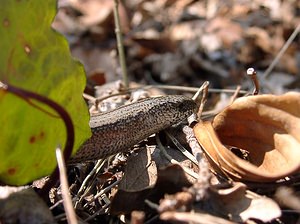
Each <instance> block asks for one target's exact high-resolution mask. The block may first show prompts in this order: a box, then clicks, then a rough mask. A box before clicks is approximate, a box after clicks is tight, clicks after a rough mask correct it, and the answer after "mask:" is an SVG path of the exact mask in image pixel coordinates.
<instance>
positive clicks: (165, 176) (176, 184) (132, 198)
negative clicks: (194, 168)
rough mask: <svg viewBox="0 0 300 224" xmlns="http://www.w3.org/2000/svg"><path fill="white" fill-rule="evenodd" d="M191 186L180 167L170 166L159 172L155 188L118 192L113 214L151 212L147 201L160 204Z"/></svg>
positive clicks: (114, 200)
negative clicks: (168, 196)
mask: <svg viewBox="0 0 300 224" xmlns="http://www.w3.org/2000/svg"><path fill="white" fill-rule="evenodd" d="M191 185H192V184H191V183H190V182H189V181H188V180H187V178H186V175H185V173H184V171H183V169H182V168H181V167H180V166H179V165H171V166H168V167H167V168H165V169H163V170H160V172H158V177H157V181H156V184H155V185H154V186H153V187H148V188H146V189H144V190H141V191H124V190H118V192H117V193H116V195H115V197H114V199H113V201H112V204H111V213H112V214H128V213H130V212H132V211H134V210H139V211H141V210H142V211H149V210H150V211H151V209H150V208H149V207H148V206H147V204H146V203H145V200H146V199H147V200H149V201H151V202H153V203H157V204H158V202H159V200H160V199H161V198H163V197H164V195H165V194H175V193H176V192H179V191H181V190H182V189H183V188H184V187H190V186H191Z"/></svg>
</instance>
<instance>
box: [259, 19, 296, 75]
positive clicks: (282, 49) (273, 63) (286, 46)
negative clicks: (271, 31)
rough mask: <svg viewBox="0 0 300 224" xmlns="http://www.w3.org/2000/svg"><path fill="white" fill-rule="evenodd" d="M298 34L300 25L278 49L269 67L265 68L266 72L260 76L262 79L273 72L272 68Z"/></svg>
mask: <svg viewBox="0 0 300 224" xmlns="http://www.w3.org/2000/svg"><path fill="white" fill-rule="evenodd" d="M299 32H300V23H299V24H298V26H297V27H296V29H295V30H294V32H293V33H292V34H291V36H290V37H289V39H288V40H287V41H286V42H285V44H284V45H283V47H282V48H281V49H280V51H279V53H278V54H277V55H276V57H275V59H274V60H273V61H272V63H271V64H270V65H269V67H268V68H267V70H266V71H265V72H264V74H263V75H262V78H263V79H266V78H267V77H268V76H269V75H270V73H271V71H272V70H273V68H274V67H275V65H276V64H277V63H278V61H279V59H280V58H281V57H282V55H283V54H284V52H285V51H286V50H287V49H288V47H289V46H290V45H291V43H292V42H293V40H294V39H295V38H296V36H297V35H298V33H299Z"/></svg>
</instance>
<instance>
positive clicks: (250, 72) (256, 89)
mask: <svg viewBox="0 0 300 224" xmlns="http://www.w3.org/2000/svg"><path fill="white" fill-rule="evenodd" d="M247 75H248V76H249V77H250V79H251V80H252V82H253V84H254V90H253V93H252V95H257V94H258V92H259V82H258V79H257V77H256V71H255V70H254V68H248V69H247Z"/></svg>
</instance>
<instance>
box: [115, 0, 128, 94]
mask: <svg viewBox="0 0 300 224" xmlns="http://www.w3.org/2000/svg"><path fill="white" fill-rule="evenodd" d="M114 3H115V4H114V19H115V26H116V28H115V33H116V36H117V46H118V52H119V60H120V65H121V69H122V77H123V82H124V86H125V88H128V87H129V83H128V76H127V68H126V62H125V54H124V47H123V36H122V33H121V26H120V16H119V10H118V6H119V0H114Z"/></svg>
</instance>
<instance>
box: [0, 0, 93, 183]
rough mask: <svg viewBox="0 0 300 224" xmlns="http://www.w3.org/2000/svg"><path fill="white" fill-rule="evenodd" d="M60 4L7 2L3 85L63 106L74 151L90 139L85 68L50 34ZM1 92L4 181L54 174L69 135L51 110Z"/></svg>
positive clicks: (0, 55) (2, 17) (0, 53)
mask: <svg viewBox="0 0 300 224" xmlns="http://www.w3.org/2000/svg"><path fill="white" fill-rule="evenodd" d="M55 14H56V1H55V0H43V1H38V0H2V1H1V7H0V36H1V41H0V49H1V50H0V80H1V81H3V82H5V83H9V84H12V85H15V86H18V87H20V88H23V89H26V90H30V91H33V92H36V93H38V94H41V95H44V96H46V97H48V98H50V99H52V100H54V101H55V102H57V103H59V104H60V105H62V106H63V107H64V108H65V109H66V110H67V111H68V113H69V114H70V116H71V118H72V120H73V124H74V126H75V146H74V150H73V153H75V150H76V149H78V148H79V146H80V145H81V144H82V143H83V142H84V141H85V140H86V139H87V138H88V137H89V136H90V135H91V131H90V128H89V126H88V122H89V115H88V110H87V107H86V105H85V102H84V100H83V98H82V92H83V90H84V87H85V74H84V69H83V66H82V65H81V64H80V63H79V62H77V61H74V60H73V59H72V57H71V55H70V52H69V47H68V43H67V41H66V40H65V38H64V37H63V36H61V35H60V34H58V33H56V32H55V31H54V30H52V29H51V22H52V20H53V18H54V16H55ZM34 103H36V104H37V105H38V106H39V107H41V108H43V110H46V111H47V112H48V113H45V112H43V111H42V110H41V109H38V108H36V107H34V106H33V105H30V104H28V102H26V101H25V100H24V99H21V98H20V97H16V96H15V95H13V94H11V93H7V92H5V91H4V90H0V111H1V116H0V124H1V129H0V158H1V161H0V181H1V182H4V183H6V184H12V185H23V184H26V183H28V182H30V181H32V180H35V179H37V178H40V177H42V176H45V175H48V174H50V173H51V172H52V171H53V170H54V168H55V166H56V160H55V148H56V147H57V146H58V145H59V144H60V145H61V146H62V147H64V144H65V141H66V129H65V126H64V123H63V121H62V119H61V118H59V117H58V116H57V114H56V113H55V112H54V111H53V110H52V109H50V108H48V107H46V106H45V105H42V104H40V103H37V102H34Z"/></svg>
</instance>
